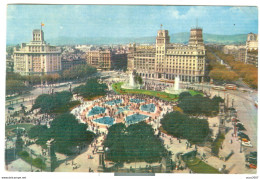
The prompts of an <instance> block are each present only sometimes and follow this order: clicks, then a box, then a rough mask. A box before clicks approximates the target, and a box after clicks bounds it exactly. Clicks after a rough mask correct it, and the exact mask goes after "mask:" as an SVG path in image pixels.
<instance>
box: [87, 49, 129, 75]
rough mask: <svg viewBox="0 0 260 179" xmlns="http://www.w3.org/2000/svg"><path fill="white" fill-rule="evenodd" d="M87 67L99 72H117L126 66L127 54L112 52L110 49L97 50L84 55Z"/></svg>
mask: <svg viewBox="0 0 260 179" xmlns="http://www.w3.org/2000/svg"><path fill="white" fill-rule="evenodd" d="M86 61H87V64H88V65H91V66H93V67H96V68H97V69H99V70H104V71H108V70H119V69H124V68H126V66H127V54H126V53H124V52H118V51H112V50H111V49H106V50H103V49H99V50H94V51H89V52H87V53H86Z"/></svg>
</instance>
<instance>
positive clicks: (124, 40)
mask: <svg viewBox="0 0 260 179" xmlns="http://www.w3.org/2000/svg"><path fill="white" fill-rule="evenodd" d="M189 36H190V33H189V32H181V33H176V34H171V35H170V37H171V43H184V44H186V43H188V41H189ZM155 38H156V37H155V36H149V37H57V38H52V39H46V41H47V42H48V43H50V44H51V45H76V44H93V45H104V44H128V43H137V44H138V43H139V44H154V43H155ZM246 38H247V34H238V35H216V34H207V33H204V34H203V39H204V43H206V44H207V43H217V44H241V43H242V44H245V42H246Z"/></svg>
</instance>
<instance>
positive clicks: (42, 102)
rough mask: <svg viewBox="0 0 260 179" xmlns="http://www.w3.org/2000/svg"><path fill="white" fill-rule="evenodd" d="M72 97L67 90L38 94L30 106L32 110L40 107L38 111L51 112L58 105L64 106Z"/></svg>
mask: <svg viewBox="0 0 260 179" xmlns="http://www.w3.org/2000/svg"><path fill="white" fill-rule="evenodd" d="M71 98H72V93H71V92H68V91H62V92H56V93H55V94H42V95H40V96H38V97H37V98H36V100H35V103H34V104H33V106H32V110H34V109H38V108H40V113H47V114H50V113H52V112H53V111H54V110H55V109H57V108H59V107H66V106H67V105H69V102H70V100H71Z"/></svg>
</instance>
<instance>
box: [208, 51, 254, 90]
mask: <svg viewBox="0 0 260 179" xmlns="http://www.w3.org/2000/svg"><path fill="white" fill-rule="evenodd" d="M213 50H214V53H216V54H217V56H219V57H220V58H221V59H222V60H224V62H225V63H227V64H229V65H230V66H231V67H232V69H233V70H234V71H235V72H236V73H237V74H238V75H239V77H241V78H243V80H244V81H245V82H246V83H247V84H249V85H250V86H251V87H253V88H257V87H258V69H257V67H255V66H254V65H251V64H245V63H243V62H240V61H237V60H236V59H235V57H234V56H233V55H230V54H224V53H222V52H221V51H219V50H216V49H213Z"/></svg>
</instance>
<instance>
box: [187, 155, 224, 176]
mask: <svg viewBox="0 0 260 179" xmlns="http://www.w3.org/2000/svg"><path fill="white" fill-rule="evenodd" d="M186 164H187V167H188V168H189V169H191V170H192V171H193V172H195V173H209V174H221V173H220V172H219V171H218V170H217V169H216V168H214V167H212V166H210V165H208V164H206V163H205V162H203V161H201V160H200V159H198V158H194V159H193V160H187V161H186Z"/></svg>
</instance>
